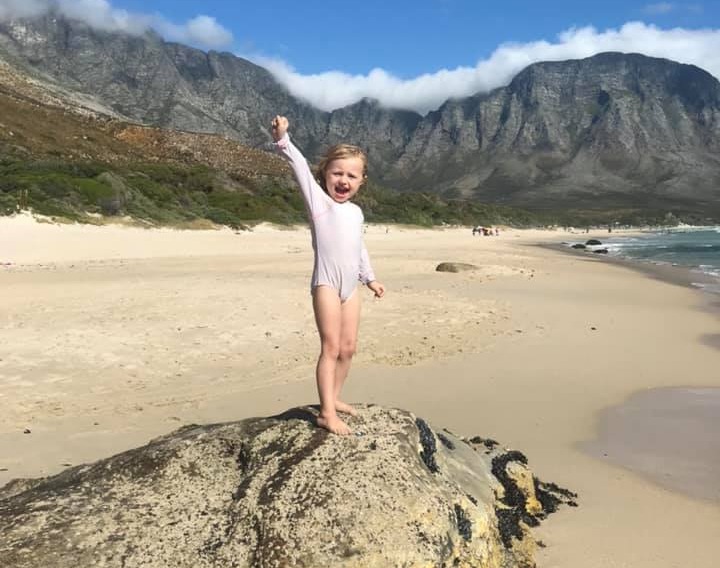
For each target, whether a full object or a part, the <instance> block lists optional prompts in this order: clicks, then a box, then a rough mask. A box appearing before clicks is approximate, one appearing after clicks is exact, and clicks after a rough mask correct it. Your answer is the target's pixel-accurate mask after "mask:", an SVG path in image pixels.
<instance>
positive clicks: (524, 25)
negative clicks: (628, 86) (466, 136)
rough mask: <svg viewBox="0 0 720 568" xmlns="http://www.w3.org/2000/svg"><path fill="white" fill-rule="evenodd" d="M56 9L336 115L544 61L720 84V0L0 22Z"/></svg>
mask: <svg viewBox="0 0 720 568" xmlns="http://www.w3.org/2000/svg"><path fill="white" fill-rule="evenodd" d="M51 5H54V6H55V7H56V9H60V10H61V11H64V12H65V13H66V14H68V15H70V16H72V17H77V18H80V19H83V20H85V21H88V22H89V23H90V24H91V25H95V26H97V27H101V28H104V29H118V30H122V31H127V32H129V33H141V32H142V30H143V29H147V28H148V27H150V28H153V29H155V30H156V31H157V32H158V33H160V34H161V35H162V36H163V37H165V38H166V39H168V40H172V41H179V42H181V43H186V44H190V45H194V46H196V47H199V48H201V49H206V50H207V49H215V50H223V51H230V52H232V53H234V54H236V55H238V56H240V57H245V58H247V59H250V60H252V61H254V62H256V63H258V64H260V65H262V66H263V67H266V68H267V69H268V70H270V71H271V72H272V73H273V74H274V75H275V76H276V78H277V79H278V80H279V81H280V82H282V83H283V84H285V85H286V86H287V87H288V88H289V89H290V90H291V91H292V92H293V93H294V94H296V95H297V96H300V97H302V98H304V99H306V100H307V101H309V102H311V103H312V104H314V105H316V106H318V107H319V108H323V109H325V110H331V109H333V108H338V107H340V106H344V105H345V104H350V103H352V102H355V101H356V100H359V99H360V98H362V97H363V96H369V97H373V98H377V99H379V100H380V101H381V102H382V103H383V104H385V105H387V106H391V107H396V108H411V109H414V110H418V111H420V112H426V111H427V110H430V109H432V108H437V106H439V104H441V103H442V102H443V101H444V100H446V99H447V98H449V97H459V96H467V95H469V94H472V93H475V92H479V91H486V90H489V89H492V88H495V87H498V86H501V85H504V84H507V82H508V81H509V80H510V79H511V78H512V76H514V75H515V74H516V73H517V72H518V71H520V70H521V69H522V68H523V67H525V66H527V65H528V64H530V63H533V62H534V61H539V60H558V59H571V58H578V57H587V56H590V55H593V54H594V53H598V52H600V51H609V50H614V51H625V52H640V53H645V54H647V55H652V56H657V57H667V58H669V59H674V60H676V61H680V62H683V63H692V64H695V65H698V66H700V67H703V68H704V69H706V70H708V71H709V72H710V73H712V74H713V75H715V76H716V77H720V0H704V1H699V2H643V1H633V0H626V1H618V0H603V1H602V2H582V1H581V0H574V1H565V0H558V1H552V0H548V1H546V2H538V1H537V0H536V1H526V0H503V1H501V2H483V1H482V0H475V1H472V0H416V1H415V2H409V1H406V0H384V1H383V0H357V1H355V2H342V3H341V2H336V1H335V2H330V1H323V2H321V1H315V0H306V1H302V0H301V1H295V2H293V1H290V0H255V1H247V0H235V1H232V0H203V1H197V0H0V19H8V18H12V17H17V16H18V15H33V14H34V13H40V12H42V11H46V10H47V9H48V7H50V6H51Z"/></svg>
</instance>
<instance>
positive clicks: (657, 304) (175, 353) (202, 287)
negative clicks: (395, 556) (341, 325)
mask: <svg viewBox="0 0 720 568" xmlns="http://www.w3.org/2000/svg"><path fill="white" fill-rule="evenodd" d="M36 229H37V227H34V226H28V227H26V228H25V229H24V230H26V231H27V232H26V233H24V234H25V236H26V239H25V240H22V239H20V240H17V239H15V240H12V239H11V240H7V241H4V242H9V243H12V245H11V246H12V247H15V248H14V250H13V251H11V252H13V254H15V255H16V256H15V258H23V255H27V256H25V257H24V258H31V257H32V258H35V259H38V258H39V257H42V258H39V261H41V262H44V263H45V264H47V265H48V266H46V267H41V266H39V265H24V266H23V267H22V268H20V267H19V266H17V265H16V266H15V267H9V268H5V269H2V270H0V282H1V283H2V285H3V290H4V292H5V294H4V295H3V297H2V298H0V310H2V312H3V313H5V314H6V315H7V318H6V321H5V323H0V344H2V345H5V346H7V347H6V349H5V350H4V351H5V352H4V353H2V354H0V382H1V384H2V385H3V388H2V389H0V401H2V403H3V406H4V407H5V408H7V412H6V413H5V414H4V416H2V417H0V448H2V451H0V469H3V468H4V469H7V470H8V471H0V484H4V482H6V481H7V480H9V479H10V478H13V477H28V476H29V477H38V476H41V475H49V474H52V473H57V472H58V471H60V470H62V469H63V468H64V467H67V465H65V464H72V465H77V464H79V463H82V462H89V461H94V460H97V459H99V458H101V457H106V456H109V455H112V454H115V453H118V452H120V451H123V450H125V449H129V448H130V447H135V446H138V445H142V444H144V443H146V442H147V441H149V439H151V438H153V437H156V436H158V435H160V434H164V433H167V432H169V431H172V430H175V429H177V428H179V427H180V426H182V425H184V424H188V423H211V422H224V421H230V420H239V419H243V418H247V417H250V416H263V415H272V414H277V413H279V412H282V411H284V410H286V409H287V408H290V407H293V406H298V405H301V404H306V403H315V401H316V397H317V395H316V393H315V385H314V379H313V368H314V363H315V357H316V355H317V353H316V350H317V338H316V332H315V329H314V324H313V322H312V313H311V308H310V299H309V290H308V281H309V276H310V274H309V272H310V268H311V265H312V251H311V248H310V238H309V233H308V232H307V231H306V230H303V229H296V230H291V231H277V230H274V229H267V230H261V231H257V232H253V233H249V234H243V235H240V236H238V235H234V234H232V233H229V234H218V233H216V232H213V233H212V234H198V233H195V232H193V233H190V234H187V233H180V232H175V233H173V234H171V235H169V236H167V235H165V234H158V235H155V234H154V233H147V232H144V233H137V232H134V231H135V230H132V229H130V230H128V229H116V228H110V229H108V230H100V231H90V232H87V231H86V232H83V231H79V230H78V231H67V230H63V229H62V228H56V229H53V230H50V231H48V230H45V229H43V230H40V231H38V230H36ZM12 231H13V229H12V228H10V227H9V226H8V224H7V223H3V221H2V220H1V219H0V234H3V236H6V235H7V237H13V236H16V234H13V232H12ZM75 232H79V233H80V235H79V236H78V235H73V234H72V233H75ZM48 235H49V236H50V237H48ZM88 235H91V236H92V242H88V241H87V238H88ZM41 237H42V239H45V240H42V239H41ZM563 238H566V235H565V234H561V233H559V232H547V231H527V232H525V231H506V232H504V233H501V236H500V237H472V236H471V233H470V229H469V228H468V229H467V230H465V229H456V228H453V229H438V230H418V229H405V228H400V227H398V228H395V227H390V231H389V233H386V232H385V225H382V226H379V227H372V226H371V227H370V228H369V230H368V233H367V234H366V241H367V245H368V249H369V250H370V254H371V257H372V258H373V264H374V268H375V271H376V272H377V273H378V275H379V277H380V278H381V279H382V281H383V283H384V284H386V286H388V291H389V294H388V295H387V296H386V298H384V299H383V300H382V301H378V302H376V301H373V300H372V299H371V298H369V297H364V298H363V302H364V304H363V319H362V322H361V331H360V349H359V352H358V355H357V357H356V361H355V362H354V363H353V369H352V371H351V376H350V379H349V381H348V384H347V388H346V394H347V397H346V398H347V399H348V400H350V401H357V402H374V403H378V404H382V405H384V406H396V407H400V408H405V409H407V410H409V411H411V412H413V413H415V414H416V415H418V416H421V417H423V418H424V419H426V420H428V421H429V422H430V423H431V424H432V425H433V426H434V427H436V428H448V429H450V430H451V431H453V432H454V433H456V434H458V435H461V436H473V435H481V436H483V437H491V438H494V439H496V440H498V441H499V442H500V443H501V444H502V445H504V446H507V447H512V448H515V449H518V450H520V451H522V452H523V453H524V454H525V455H527V456H528V459H529V464H530V467H531V468H532V470H533V471H534V472H535V473H536V474H537V475H538V477H540V478H542V479H547V480H552V481H554V482H556V483H558V484H559V485H561V486H563V487H567V488H568V489H570V490H572V491H577V492H578V493H579V503H580V507H579V508H577V509H572V510H569V509H563V510H561V511H560V512H558V513H557V514H556V515H553V517H552V518H551V519H549V521H548V522H547V523H546V524H545V525H543V527H541V528H540V529H538V530H537V532H535V534H536V536H537V537H538V538H539V539H542V540H543V542H545V543H546V545H547V548H545V549H542V550H541V551H540V553H539V555H538V558H537V561H538V566H539V568H543V567H547V568H550V567H561V568H571V567H572V568H574V567H575V566H583V567H587V568H609V567H611V566H633V568H650V567H652V568H657V567H658V566H660V567H662V566H668V567H670V566H674V565H678V564H681V565H682V564H688V565H692V566H695V567H698V568H705V567H707V568H711V567H714V565H715V561H716V559H715V556H714V554H713V551H712V550H711V547H710V546H709V545H708V544H707V543H709V542H712V539H713V538H714V536H715V535H717V534H718V533H720V507H717V506H715V505H710V504H707V503H702V502H698V501H697V500H695V499H691V498H689V497H686V496H685V495H683V494H681V493H677V492H671V491H668V490H667V489H663V488H662V487H659V486H656V485H655V484H653V483H650V482H649V481H647V480H646V479H645V478H643V477H641V476H639V475H637V474H634V473H632V472H630V471H627V470H625V469H623V468H620V467H617V466H614V465H612V464H610V463H606V462H604V461H602V460H597V459H595V458H593V457H590V456H588V455H586V454H584V453H583V452H582V451H581V450H580V449H578V448H577V446H576V444H577V443H578V442H581V441H583V440H588V439H591V438H592V437H593V436H594V435H595V433H596V432H597V428H598V420H599V413H600V412H601V411H602V410H603V409H607V408H612V407H614V406H616V405H618V404H620V403H622V402H623V401H624V400H626V399H627V397H628V396H630V395H631V394H632V393H635V392H641V391H644V390H647V389H652V388H662V387H672V386H678V383H682V382H685V377H705V378H706V379H707V382H708V383H709V384H706V385H704V386H709V387H719V386H720V379H714V380H713V378H712V375H711V374H710V372H711V371H712V369H717V368H718V366H720V353H718V350H717V349H715V348H714V347H712V348H711V347H710V346H708V345H705V344H703V342H702V339H701V338H702V336H703V334H712V333H713V332H715V330H716V329H717V319H716V317H715V316H714V315H712V314H709V313H707V312H706V311H704V310H703V309H699V307H700V306H701V305H702V301H701V296H702V295H706V294H702V295H698V293H699V292H700V290H698V289H697V288H685V287H681V286H672V285H670V284H668V283H666V282H663V281H659V280H656V279H653V278H648V277H647V276H644V275H641V274H640V273H638V272H637V271H634V270H628V268H629V267H626V266H620V265H619V264H617V263H614V262H605V261H604V260H605V259H595V258H583V255H567V254H564V255H558V254H557V251H556V250H549V249H546V248H545V245H542V246H538V243H546V244H547V243H550V242H557V241H558V240H560V239H563ZM33 239H34V240H33ZM38 239H40V240H41V242H40V248H38V242H39V241H38ZM73 247H77V248H73ZM83 247H86V248H83ZM91 247H94V248H93V250H97V251H100V252H101V253H103V254H104V256H101V257H100V258H99V259H96V261H92V262H90V261H89V260H80V261H72V260H68V258H69V257H71V256H73V255H76V256H77V255H80V256H82V254H86V252H84V251H87V250H89V249H90V248H91ZM33 255H34V256H33ZM134 255H135V258H134V259H133V256H134ZM138 255H139V256H140V257H142V256H143V255H145V257H144V258H139V259H138V258H137V256H138ZM152 255H154V256H152ZM53 258H65V259H66V260H68V261H67V262H65V263H64V264H62V263H57V262H55V263H53V262H50V260H52V259H53ZM0 260H2V259H0ZM593 260H597V261H599V262H592V261H593ZM443 261H465V262H469V263H472V264H475V265H476V266H478V267H479V268H478V269H477V270H476V271H473V272H467V273H458V274H448V273H438V272H436V271H435V266H436V265H437V264H438V263H439V262H443ZM73 264H74V266H72V265H73ZM50 265H52V266H50ZM667 322H672V329H670V328H669V327H668V325H667ZM351 426H352V424H351ZM25 428H27V429H29V430H30V431H31V433H30V434H23V430H24V429H25ZM667 511H672V514H671V515H668V514H667V513H666V512H667ZM678 535H683V536H682V537H681V538H679V537H678Z"/></svg>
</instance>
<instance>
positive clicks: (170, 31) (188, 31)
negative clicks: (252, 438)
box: [0, 0, 233, 49]
mask: <svg viewBox="0 0 720 568" xmlns="http://www.w3.org/2000/svg"><path fill="white" fill-rule="evenodd" d="M51 11H56V12H57V13H59V14H62V15H64V16H67V17H68V18H73V19H76V20H81V21H83V22H85V23H87V24H88V25H90V26H92V27H94V28H98V29H101V30H105V31H118V32H126V33H130V34H141V33H143V32H145V31H146V30H148V29H154V30H155V31H157V32H158V33H159V34H160V35H161V36H163V37H164V38H165V39H167V40H170V41H176V42H180V43H188V44H191V45H196V46H199V47H203V48H209V49H219V48H223V47H227V46H229V45H230V44H231V43H232V41H233V36H232V33H231V32H230V31H229V30H227V29H226V28H224V27H223V26H222V25H220V24H219V23H218V22H217V21H216V20H215V18H212V17H210V16H205V15H199V16H196V17H195V18H192V19H191V20H188V21H187V22H185V23H183V24H176V23H173V22H171V21H170V20H168V19H166V18H164V17H162V16H159V15H157V14H142V13H136V12H128V11H127V10H121V9H117V8H113V7H112V5H111V4H110V2H108V1H107V0H0V21H1V20H12V19H16V18H28V17H34V16H41V15H43V14H47V13H49V12H51Z"/></svg>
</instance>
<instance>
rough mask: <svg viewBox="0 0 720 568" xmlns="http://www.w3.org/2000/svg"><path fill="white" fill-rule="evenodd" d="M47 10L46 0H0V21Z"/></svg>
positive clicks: (34, 14)
mask: <svg viewBox="0 0 720 568" xmlns="http://www.w3.org/2000/svg"><path fill="white" fill-rule="evenodd" d="M46 10H47V0H0V21H3V20H11V19H12V18H32V17H33V16H37V15H39V14H42V13H43V12H45V11H46Z"/></svg>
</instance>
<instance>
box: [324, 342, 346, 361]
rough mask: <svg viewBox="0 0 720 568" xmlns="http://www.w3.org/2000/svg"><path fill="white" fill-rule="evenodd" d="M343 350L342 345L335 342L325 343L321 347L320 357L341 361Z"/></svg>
mask: <svg viewBox="0 0 720 568" xmlns="http://www.w3.org/2000/svg"><path fill="white" fill-rule="evenodd" d="M341 353H342V349H341V348H340V345H338V344H337V343H334V342H323V344H322V346H321V347H320V357H324V358H325V357H326V358H328V359H339V358H340V354H341Z"/></svg>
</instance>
